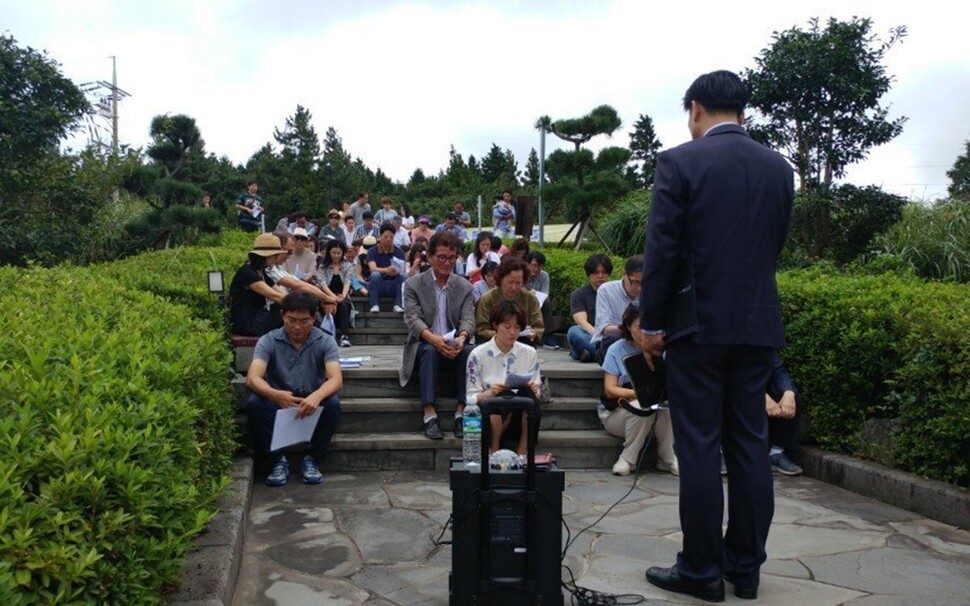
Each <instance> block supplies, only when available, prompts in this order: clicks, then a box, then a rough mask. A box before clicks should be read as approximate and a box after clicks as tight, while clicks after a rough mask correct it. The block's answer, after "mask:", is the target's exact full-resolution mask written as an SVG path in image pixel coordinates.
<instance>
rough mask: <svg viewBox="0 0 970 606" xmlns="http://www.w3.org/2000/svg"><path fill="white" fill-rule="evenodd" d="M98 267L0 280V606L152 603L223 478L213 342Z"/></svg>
mask: <svg viewBox="0 0 970 606" xmlns="http://www.w3.org/2000/svg"><path fill="white" fill-rule="evenodd" d="M136 259H137V258H136ZM136 259H133V260H131V261H130V262H126V263H131V265H130V267H129V271H130V272H132V273H139V274H142V275H141V276H139V277H138V279H149V278H150V276H148V275H147V274H145V272H144V271H142V270H141V268H139V267H138V265H137V263H135V262H134V261H135V260H136ZM103 269H104V268H103V267H101V268H93V269H87V268H84V269H79V268H61V269H54V270H39V269H37V270H17V269H12V268H0V280H2V281H3V283H4V284H5V285H7V286H6V288H5V289H4V291H3V292H2V293H0V306H2V308H3V309H4V313H3V314H2V315H0V407H2V414H0V463H2V466H0V470H2V471H0V602H2V603H3V604H50V603H82V602H83V603H98V604H136V603H139V604H141V603H158V602H160V601H161V596H162V591H161V590H162V588H164V587H166V586H168V585H171V584H173V583H175V582H177V580H178V573H179V568H180V566H181V563H182V559H183V556H184V554H185V552H186V551H187V550H188V549H189V548H190V547H191V545H192V538H193V537H194V536H195V535H196V534H197V533H198V532H199V531H200V530H201V529H203V528H204V527H205V525H206V524H207V523H208V521H209V520H210V518H211V516H212V515H214V512H215V507H214V499H215V497H216V496H217V495H218V493H219V492H220V491H221V489H222V488H223V487H224V485H225V482H226V478H225V474H226V472H227V470H228V465H229V462H230V458H231V455H232V452H233V450H234V448H235V445H234V437H235V436H234V433H235V428H234V424H233V412H234V411H233V401H232V397H231V394H230V391H229V387H228V381H227V379H228V373H227V369H228V368H229V365H230V355H229V350H228V348H227V347H226V344H225V340H224V335H223V334H222V332H221V331H219V330H213V329H212V325H211V324H209V323H208V322H204V321H200V320H196V319H193V318H192V313H190V311H189V310H188V309H187V308H185V307H184V306H181V305H177V304H173V303H170V302H168V301H165V300H163V299H161V298H159V297H156V296H154V295H152V294H149V293H146V292H143V291H140V290H135V289H132V288H129V287H127V284H128V283H130V282H131V281H132V280H134V277H132V276H129V278H130V279H126V280H117V279H115V278H116V277H117V276H115V277H111V276H106V275H105V273H106V272H104V271H102V270H103ZM118 275H122V274H118Z"/></svg>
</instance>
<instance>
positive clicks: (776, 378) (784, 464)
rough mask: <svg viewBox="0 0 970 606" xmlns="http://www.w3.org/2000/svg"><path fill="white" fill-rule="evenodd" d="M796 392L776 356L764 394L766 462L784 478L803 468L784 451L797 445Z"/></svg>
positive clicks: (793, 384)
mask: <svg viewBox="0 0 970 606" xmlns="http://www.w3.org/2000/svg"><path fill="white" fill-rule="evenodd" d="M797 396H798V390H797V389H796V388H795V382H794V381H792V378H791V375H789V374H788V371H787V370H786V369H785V367H784V366H783V365H782V363H781V356H779V355H778V352H775V357H774V359H773V360H772V364H771V376H770V377H769V378H768V393H766V394H765V411H766V412H767V413H768V444H769V445H770V448H769V450H768V458H769V459H771V469H772V470H773V471H775V472H778V473H781V474H784V475H786V476H797V475H801V474H802V468H801V467H799V466H798V465H797V464H796V463H795V462H794V461H792V460H791V459H790V458H789V457H788V454H787V453H786V451H787V450H788V449H790V448H793V447H794V446H795V444H796V442H797V441H798V408H799V406H798V402H797V400H798V397H797Z"/></svg>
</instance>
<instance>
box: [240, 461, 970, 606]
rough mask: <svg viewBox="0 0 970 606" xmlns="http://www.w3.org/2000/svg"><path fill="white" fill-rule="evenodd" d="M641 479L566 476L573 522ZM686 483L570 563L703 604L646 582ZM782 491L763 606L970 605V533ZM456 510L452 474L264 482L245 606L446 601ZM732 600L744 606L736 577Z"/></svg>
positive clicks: (658, 485) (844, 495)
mask: <svg viewBox="0 0 970 606" xmlns="http://www.w3.org/2000/svg"><path fill="white" fill-rule="evenodd" d="M632 482H633V479H632V477H627V478H617V477H613V476H611V475H610V474H609V472H607V471H567V472H566V485H567V486H566V492H565V494H564V495H563V514H564V516H565V519H566V522H567V523H568V524H569V527H570V528H571V529H572V531H573V532H574V533H575V532H576V531H578V530H579V529H580V528H582V527H584V526H586V525H587V524H589V523H590V522H592V521H594V520H595V519H596V518H597V517H598V516H599V515H600V514H601V513H602V512H603V511H605V509H606V508H607V507H608V506H609V505H610V504H612V503H613V502H614V501H615V500H616V499H618V498H619V497H620V496H622V495H623V494H624V493H625V492H626V491H627V490H628V488H629V487H630V485H631V483H632ZM677 491H678V485H677V479H676V478H674V477H672V476H669V475H665V474H658V473H648V474H644V475H641V476H640V480H639V483H638V484H637V487H636V489H635V490H634V491H633V493H632V494H631V495H630V496H629V497H627V499H626V500H625V501H624V502H623V503H622V504H620V505H619V506H617V507H616V508H615V509H614V510H613V511H612V512H611V513H610V515H608V516H607V517H606V518H605V519H604V520H603V521H602V522H600V523H599V524H598V525H597V526H595V527H594V528H593V529H592V530H591V531H589V532H587V533H586V534H584V535H583V536H581V537H580V538H579V539H578V540H577V541H576V542H575V544H574V545H573V546H572V548H571V549H570V551H569V554H568V555H567V558H566V563H567V564H568V565H569V566H570V567H571V568H572V570H573V571H574V572H575V573H576V576H577V580H578V582H579V583H580V584H581V585H584V586H586V587H589V588H592V589H598V590H603V591H610V592H617V593H627V592H628V593H639V594H642V595H644V596H645V597H646V601H645V602H644V603H646V604H685V603H692V602H691V601H690V600H689V599H686V598H683V597H681V596H678V595H676V594H670V593H667V592H664V591H662V590H659V589H656V588H654V587H652V586H651V585H649V584H648V583H647V582H646V581H645V580H644V577H643V571H644V569H645V568H646V567H647V566H650V565H656V564H663V565H667V564H669V563H671V562H672V561H673V559H674V556H675V555H676V553H677V550H678V546H679V542H680V530H679V524H678V519H677ZM775 494H776V511H775V518H774V523H773V525H772V528H771V534H770V537H769V541H768V557H769V560H768V562H767V563H766V564H765V566H764V567H763V569H762V584H761V589H760V594H759V597H760V601H759V602H757V603H759V604H785V605H798V604H805V605H812V606H827V605H835V604H850V605H852V606H870V605H871V606H876V605H878V606H904V605H911V604H919V605H926V606H953V605H960V604H964V605H966V604H970V532H966V531H962V530H959V529H956V528H954V527H951V526H947V525H945V524H941V523H939V522H934V521H932V520H929V519H926V518H923V517H921V516H918V515H916V514H913V513H910V512H908V511H904V510H902V509H898V508H895V507H892V506H889V505H885V504H883V503H880V502H878V501H874V500H871V499H867V498H865V497H861V496H858V495H856V494H855V493H851V492H848V491H845V490H842V489H840V488H836V487H833V486H831V485H828V484H825V483H822V482H819V481H816V480H812V479H809V478H804V477H800V478H788V477H776V479H775ZM450 511H451V493H450V490H449V488H448V478H447V476H446V474H445V473H444V472H431V471H428V472H369V473H358V474H339V475H338V474H332V475H328V476H327V477H326V479H325V481H324V483H323V485H321V486H304V485H302V484H300V483H299V478H297V477H294V478H293V479H292V480H291V482H290V484H289V485H287V486H285V487H283V488H279V489H270V488H267V487H266V486H265V485H264V484H263V483H262V478H261V477H257V478H256V479H255V482H254V488H253V495H252V505H251V509H250V516H249V521H248V527H247V529H246V535H245V536H246V538H245V541H246V542H245V548H244V555H243V560H242V565H241V569H240V572H239V578H238V582H237V586H236V592H235V604H237V605H240V606H242V605H246V606H249V605H280V606H302V605H304V604H306V605H310V604H313V605H319V604H332V605H337V606H339V605H354V604H366V605H368V606H389V605H393V604H400V605H406V606H416V605H438V604H447V602H448V573H449V570H450V568H451V549H450V547H449V546H442V547H436V546H435V545H434V544H433V542H432V540H433V539H434V538H435V537H437V536H438V534H439V533H440V531H441V528H442V525H443V524H444V523H445V521H446V520H447V519H448V516H449V513H450ZM448 538H450V533H446V534H445V539H448ZM727 602H728V603H732V602H733V603H741V600H738V599H736V598H735V597H734V596H733V594H731V592H730V585H729V586H728V598H727ZM566 603H568V600H567V602H566ZM745 603H750V602H745Z"/></svg>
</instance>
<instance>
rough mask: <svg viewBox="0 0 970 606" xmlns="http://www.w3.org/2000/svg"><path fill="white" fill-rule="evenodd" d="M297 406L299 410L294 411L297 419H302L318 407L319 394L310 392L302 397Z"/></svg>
mask: <svg viewBox="0 0 970 606" xmlns="http://www.w3.org/2000/svg"><path fill="white" fill-rule="evenodd" d="M299 407H300V411H299V412H298V413H296V418H297V419H302V418H304V417H308V416H310V415H312V414H313V413H314V412H316V410H317V408H319V407H320V396H318V395H316V392H314V393H311V394H310V395H308V396H307V397H305V398H303V400H302V401H301V402H300V404H299Z"/></svg>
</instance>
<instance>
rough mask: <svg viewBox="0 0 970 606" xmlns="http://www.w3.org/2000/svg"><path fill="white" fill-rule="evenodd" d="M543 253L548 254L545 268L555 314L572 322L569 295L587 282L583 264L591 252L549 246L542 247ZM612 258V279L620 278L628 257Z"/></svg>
mask: <svg viewBox="0 0 970 606" xmlns="http://www.w3.org/2000/svg"><path fill="white" fill-rule="evenodd" d="M542 253H543V254H544V255H545V256H546V267H545V269H546V271H547V272H548V273H549V290H550V292H549V296H550V297H552V302H553V303H554V304H555V305H556V310H555V314H556V315H557V316H562V317H564V318H566V319H567V320H568V321H569V323H572V314H570V313H569V295H570V294H572V292H573V291H574V290H576V289H577V288H579V287H580V286H582V285H583V284H585V283H586V281H587V280H586V271H585V270H584V269H583V265H584V264H585V263H586V259H588V258H589V256H590V254H591V253H589V252H586V251H574V250H572V249H565V248H552V247H548V246H547V247H546V248H543V249H542ZM611 258H612V259H613V275H612V276H610V279H612V280H619V279H620V274H622V273H623V264H624V263H625V262H626V259H625V258H624V259H621V258H619V257H611Z"/></svg>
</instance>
